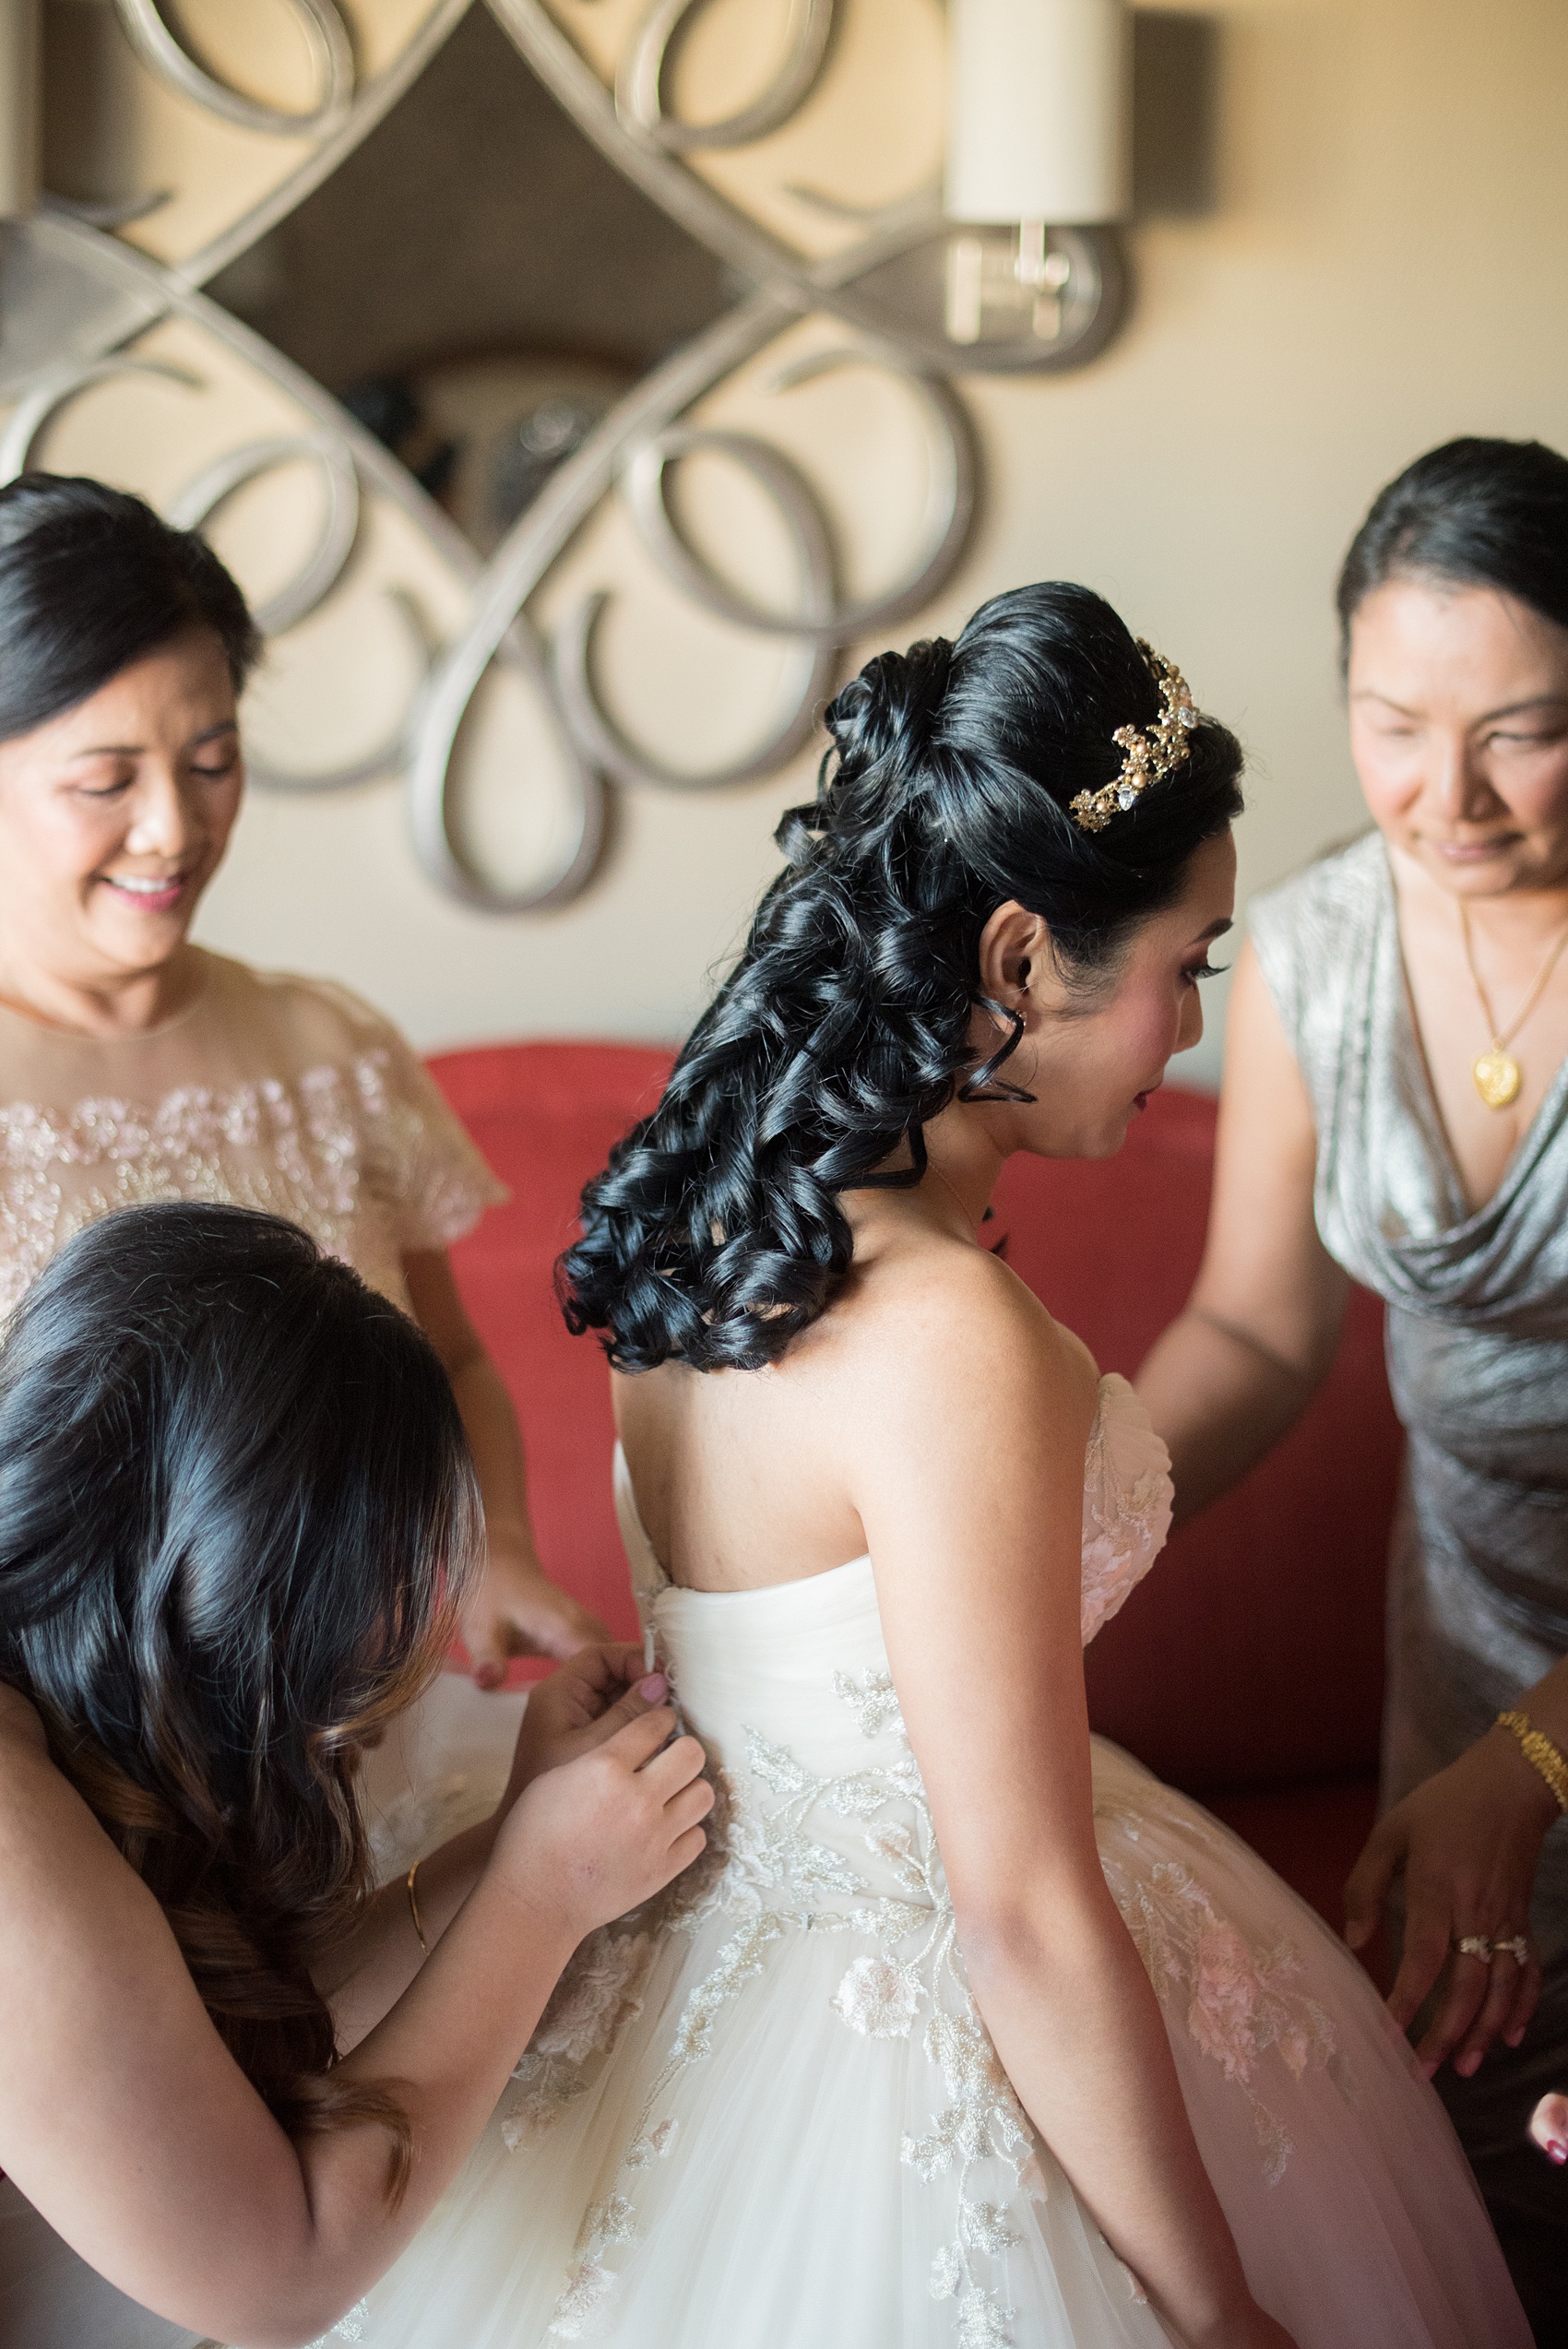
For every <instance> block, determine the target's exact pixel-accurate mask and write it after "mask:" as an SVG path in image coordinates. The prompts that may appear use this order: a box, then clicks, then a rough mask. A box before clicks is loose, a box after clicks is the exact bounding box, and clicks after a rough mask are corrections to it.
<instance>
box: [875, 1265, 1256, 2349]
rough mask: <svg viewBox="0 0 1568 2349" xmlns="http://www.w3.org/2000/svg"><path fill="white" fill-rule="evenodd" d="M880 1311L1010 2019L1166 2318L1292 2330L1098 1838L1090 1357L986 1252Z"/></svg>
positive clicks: (929, 1645) (986, 1914)
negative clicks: (1199, 2136)
mask: <svg viewBox="0 0 1568 2349" xmlns="http://www.w3.org/2000/svg"><path fill="white" fill-rule="evenodd" d="M927 1262H928V1263H929V1260H927ZM878 1323H879V1327H878V1356H877V1360H876V1362H875V1363H874V1365H873V1364H869V1363H863V1364H861V1366H860V1369H861V1378H862V1381H864V1380H866V1374H867V1372H870V1373H871V1378H872V1379H873V1380H874V1385H873V1387H872V1389H871V1391H873V1392H875V1393H876V1394H877V1397H878V1401H877V1406H876V1412H875V1419H874V1426H873V1432H872V1435H871V1439H870V1441H863V1426H864V1423H863V1422H861V1429H860V1430H857V1439H856V1443H857V1449H856V1456H855V1459H854V1461H853V1463H852V1464H848V1463H847V1464H846V1465H847V1473H848V1474H849V1480H850V1483H851V1486H852V1489H853V1492H854V1498H855V1501H856V1504H857V1506H858V1507H859V1510H860V1513H861V1519H862V1521H863V1523H864V1525H865V1530H866V1536H867V1540H868V1545H869V1548H870V1549H871V1554H872V1557H873V1560H874V1562H875V1570H876V1580H877V1594H878V1599H879V1602H880V1605H881V1609H882V1615H883V1621H884V1625H885V1632H886V1638H887V1646H888V1652H889V1657H890V1661H891V1664H892V1668H893V1677H894V1680H895V1683H896V1686H897V1691H898V1695H899V1699H900V1702H901V1705H902V1709H903V1713H904V1717H905V1721H906V1723H907V1725H908V1728H909V1737H910V1740H911V1742H912V1745H913V1748H914V1751H915V1755H916V1758H917V1760H918V1761H919V1763H920V1766H921V1773H922V1774H923V1776H924V1779H925V1784H926V1788H927V1791H928V1794H929V1796H930V1799H931V1805H932V1816H933V1819H934V1822H935V1826H936V1832H937V1835H938V1839H939V1841H940V1843H941V1846H942V1852H943V1857H944V1863H945V1866H946V1871H947V1880H948V1884H949V1887H950V1889H951V1892H952V1895H953V1901H954V1906H955V1909H956V1916H957V1923H958V1931H959V1937H960V1941H961V1945H962V1948H963V1951H964V1955H965V1960H966V1963H967V1965H968V1975H969V1981H970V1986H971V1987H972V1989H973V1991H974V1995H975V1998H976V1999H977V2000H978V2002H979V2005H980V2011H981V2013H982V2015H983V2017H984V2019H985V2023H986V2025H987V2028H988V2029H989V2030H990V2032H991V2034H992V2038H993V2040H994V2042H995V2045H996V2048H997V2052H998V2054H999V2055H1000V2057H1001V2058H1002V2061H1003V2063H1004V2066H1005V2067H1006V2070H1007V2074H1008V2077H1009V2078H1010V2080H1011V2081H1012V2082H1013V2084H1014V2087H1015V2088H1016V2091H1017V2093H1018V2095H1019V2097H1020V2098H1021V2100H1022V2102H1023V2104H1024V2106H1025V2107H1026V2109H1027V2110H1028V2113H1029V2116H1030V2118H1032V2119H1033V2121H1034V2122H1035V2124H1036V2126H1037V2127H1038V2128H1039V2131H1040V2133H1041V2135H1042V2136H1043V2137H1044V2138H1045V2140H1046V2141H1047V2142H1048V2143H1049V2144H1050V2146H1051V2151H1052V2152H1053V2153H1055V2155H1056V2157H1057V2159H1058V2160H1059V2161H1060V2162H1061V2164H1062V2166H1063V2169H1064V2170H1065V2171H1066V2173H1067V2175H1068V2177H1070V2178H1071V2179H1072V2181H1073V2184H1074V2186H1075V2189H1076V2190H1077V2192H1078V2194H1079V2195H1080V2196H1081V2198H1082V2200H1083V2201H1084V2202H1085V2203H1086V2204H1087V2207H1088V2208H1089V2209H1090V2210H1091V2211H1092V2212H1093V2213H1094V2215H1095V2217H1096V2219H1097V2220H1098V2221H1099V2224H1100V2226H1101V2227H1102V2229H1103V2230H1104V2232H1105V2234H1106V2236H1107V2237H1108V2239H1109V2240H1110V2241H1111V2244H1112V2245H1113V2246H1114V2248H1115V2249H1116V2250H1117V2251H1118V2252H1119V2253H1120V2254H1121V2256H1122V2257H1123V2259H1124V2260H1126V2261H1127V2263H1128V2264H1129V2265H1130V2266H1131V2267H1132V2268H1133V2269H1134V2272H1136V2273H1137V2275H1138V2276H1139V2277H1140V2278H1141V2279H1142V2281H1143V2283H1144V2285H1145V2287H1146V2290H1147V2292H1148V2294H1149V2297H1150V2299H1151V2301H1152V2302H1153V2304H1154V2306H1155V2307H1156V2308H1157V2309H1158V2312H1159V2314H1160V2316H1161V2318H1162V2319H1163V2320H1164V2321H1165V2322H1166V2324H1167V2325H1169V2326H1170V2328H1171V2329H1172V2330H1173V2331H1176V2332H1177V2333H1178V2334H1179V2335H1180V2336H1181V2337H1182V2340H1184V2341H1186V2342H1188V2343H1193V2344H1194V2349H1195V2345H1196V2344H1199V2343H1202V2344H1206V2345H1207V2344H1213V2349H1218V2344H1221V2343H1223V2344H1225V2349H1242V2344H1245V2349H1261V2344H1263V2343H1283V2342H1284V2341H1285V2340H1286V2336H1285V2335H1284V2333H1283V2332H1281V2331H1280V2330H1279V2328H1278V2327H1277V2326H1276V2325H1274V2324H1273V2323H1272V2321H1271V2320H1270V2319H1267V2318H1265V2317H1263V2316H1262V2315H1261V2314H1260V2312H1259V2311H1258V2310H1257V2309H1256V2307H1255V2306H1254V2304H1253V2300H1252V2297H1251V2295H1250V2294H1249V2292H1248V2289H1247V2284H1246V2281H1245V2278H1244V2276H1243V2274H1242V2272H1241V2260H1240V2258H1239V2256H1238V2253H1237V2250H1236V2247H1235V2244H1234V2241H1233V2240H1232V2237H1231V2235H1230V2232H1229V2227H1228V2225H1227V2224H1226V2221H1225V2218H1224V2214H1223V2213H1222V2212H1221V2210H1220V2207H1219V2203H1218V2199H1217V2198H1216V2195H1215V2193H1214V2190H1213V2189H1212V2187H1211V2186H1210V2184H1209V2181H1208V2178H1207V2176H1206V2173H1205V2170H1204V2166H1203V2164H1202V2162H1201V2160H1200V2158H1199V2155H1198V2151H1197V2147H1196V2145H1195V2143H1194V2139H1193V2135H1192V2131H1191V2129H1190V2128H1189V2126H1188V2122H1187V2116H1186V2111H1185V2108H1184V2106H1183V2104H1182V2094H1181V2089H1180V2087H1179V2085H1178V2082H1177V2077H1176V2071H1175V2067H1174V2064H1173V2062H1172V2060H1171V2056H1170V2046H1169V2044H1168V2042H1167V2039H1166V2035H1165V2026H1164V2023H1163V2021H1162V2020H1161V2016H1160V2011H1159V2008H1158V2003H1157V2002H1156V1999H1155V1996H1154V1992H1153V1990H1152V1989H1151V1987H1150V1986H1149V1982H1148V1978H1147V1976H1146V1974H1145V1972H1144V1968H1143V1966H1142V1963H1140V1961H1139V1959H1138V1956H1137V1953H1136V1952H1135V1950H1134V1947H1133V1943H1132V1941H1131V1940H1130V1939H1129V1937H1128V1934H1127V1932H1126V1929H1125V1928H1124V1927H1123V1923H1122V1919H1121V1916H1120V1915H1119V1914H1118V1912H1117V1909H1116V1906H1115V1904H1114V1903H1113V1901H1112V1900H1111V1895H1110V1893H1109V1892H1108V1891H1107V1889H1106V1884H1105V1879H1104V1876H1103V1874H1102V1872H1101V1869H1100V1863H1099V1851H1098V1849H1097V1846H1096V1843H1095V1834H1094V1821H1093V1811H1092V1801H1091V1790H1090V1777H1089V1736H1088V1720H1087V1710H1086V1702H1085V1695H1084V1674H1083V1653H1082V1643H1081V1638H1080V1630H1079V1604H1080V1583H1081V1566H1080V1543H1081V1524H1082V1513H1083V1478H1084V1453H1085V1445H1086V1442H1087V1436H1088V1431H1089V1428H1090V1424H1091V1421H1092V1417H1093V1413H1094V1408H1095V1382H1094V1378H1093V1375H1092V1372H1091V1370H1090V1369H1089V1368H1088V1365H1087V1358H1086V1357H1085V1355H1084V1353H1083V1349H1082V1348H1081V1347H1079V1346H1078V1345H1077V1344H1076V1342H1075V1340H1071V1339H1069V1338H1067V1337H1066V1336H1065V1335H1063V1333H1062V1332H1060V1331H1059V1330H1057V1329H1056V1328H1055V1326H1054V1324H1053V1323H1051V1321H1050V1319H1049V1317H1048V1316H1047V1315H1046V1314H1045V1313H1044V1311H1042V1310H1041V1308H1040V1307H1039V1305H1038V1304H1037V1303H1036V1302H1035V1300H1034V1299H1032V1298H1031V1297H1030V1296H1029V1295H1028V1292H1027V1291H1026V1290H1025V1289H1024V1288H1023V1287H1021V1285H1020V1284H1018V1283H1017V1282H1016V1281H1015V1280H1014V1279H1013V1277H1012V1275H1010V1274H1008V1273H1006V1272H1005V1270H1004V1268H1003V1267H1002V1266H1001V1265H999V1264H997V1263H994V1262H993V1261H992V1260H991V1259H989V1258H987V1257H984V1256H980V1255H975V1256H969V1255H968V1254H966V1255H965V1256H964V1257H962V1258H956V1259H954V1260H952V1261H951V1262H950V1263H948V1264H947V1266H946V1267H945V1268H944V1269H942V1270H940V1271H939V1273H938V1275H936V1277H934V1278H933V1277H932V1275H931V1274H930V1273H929V1271H924V1270H922V1274H921V1279H920V1281H919V1283H918V1286H917V1285H916V1284H913V1283H912V1284H911V1285H910V1287H909V1293H908V1294H907V1295H906V1296H905V1297H904V1298H903V1299H901V1300H895V1301H894V1302H893V1305H892V1309H891V1310H890V1311H883V1312H882V1313H881V1314H880V1315H879V1317H878ZM868 1383H869V1382H868Z"/></svg>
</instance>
